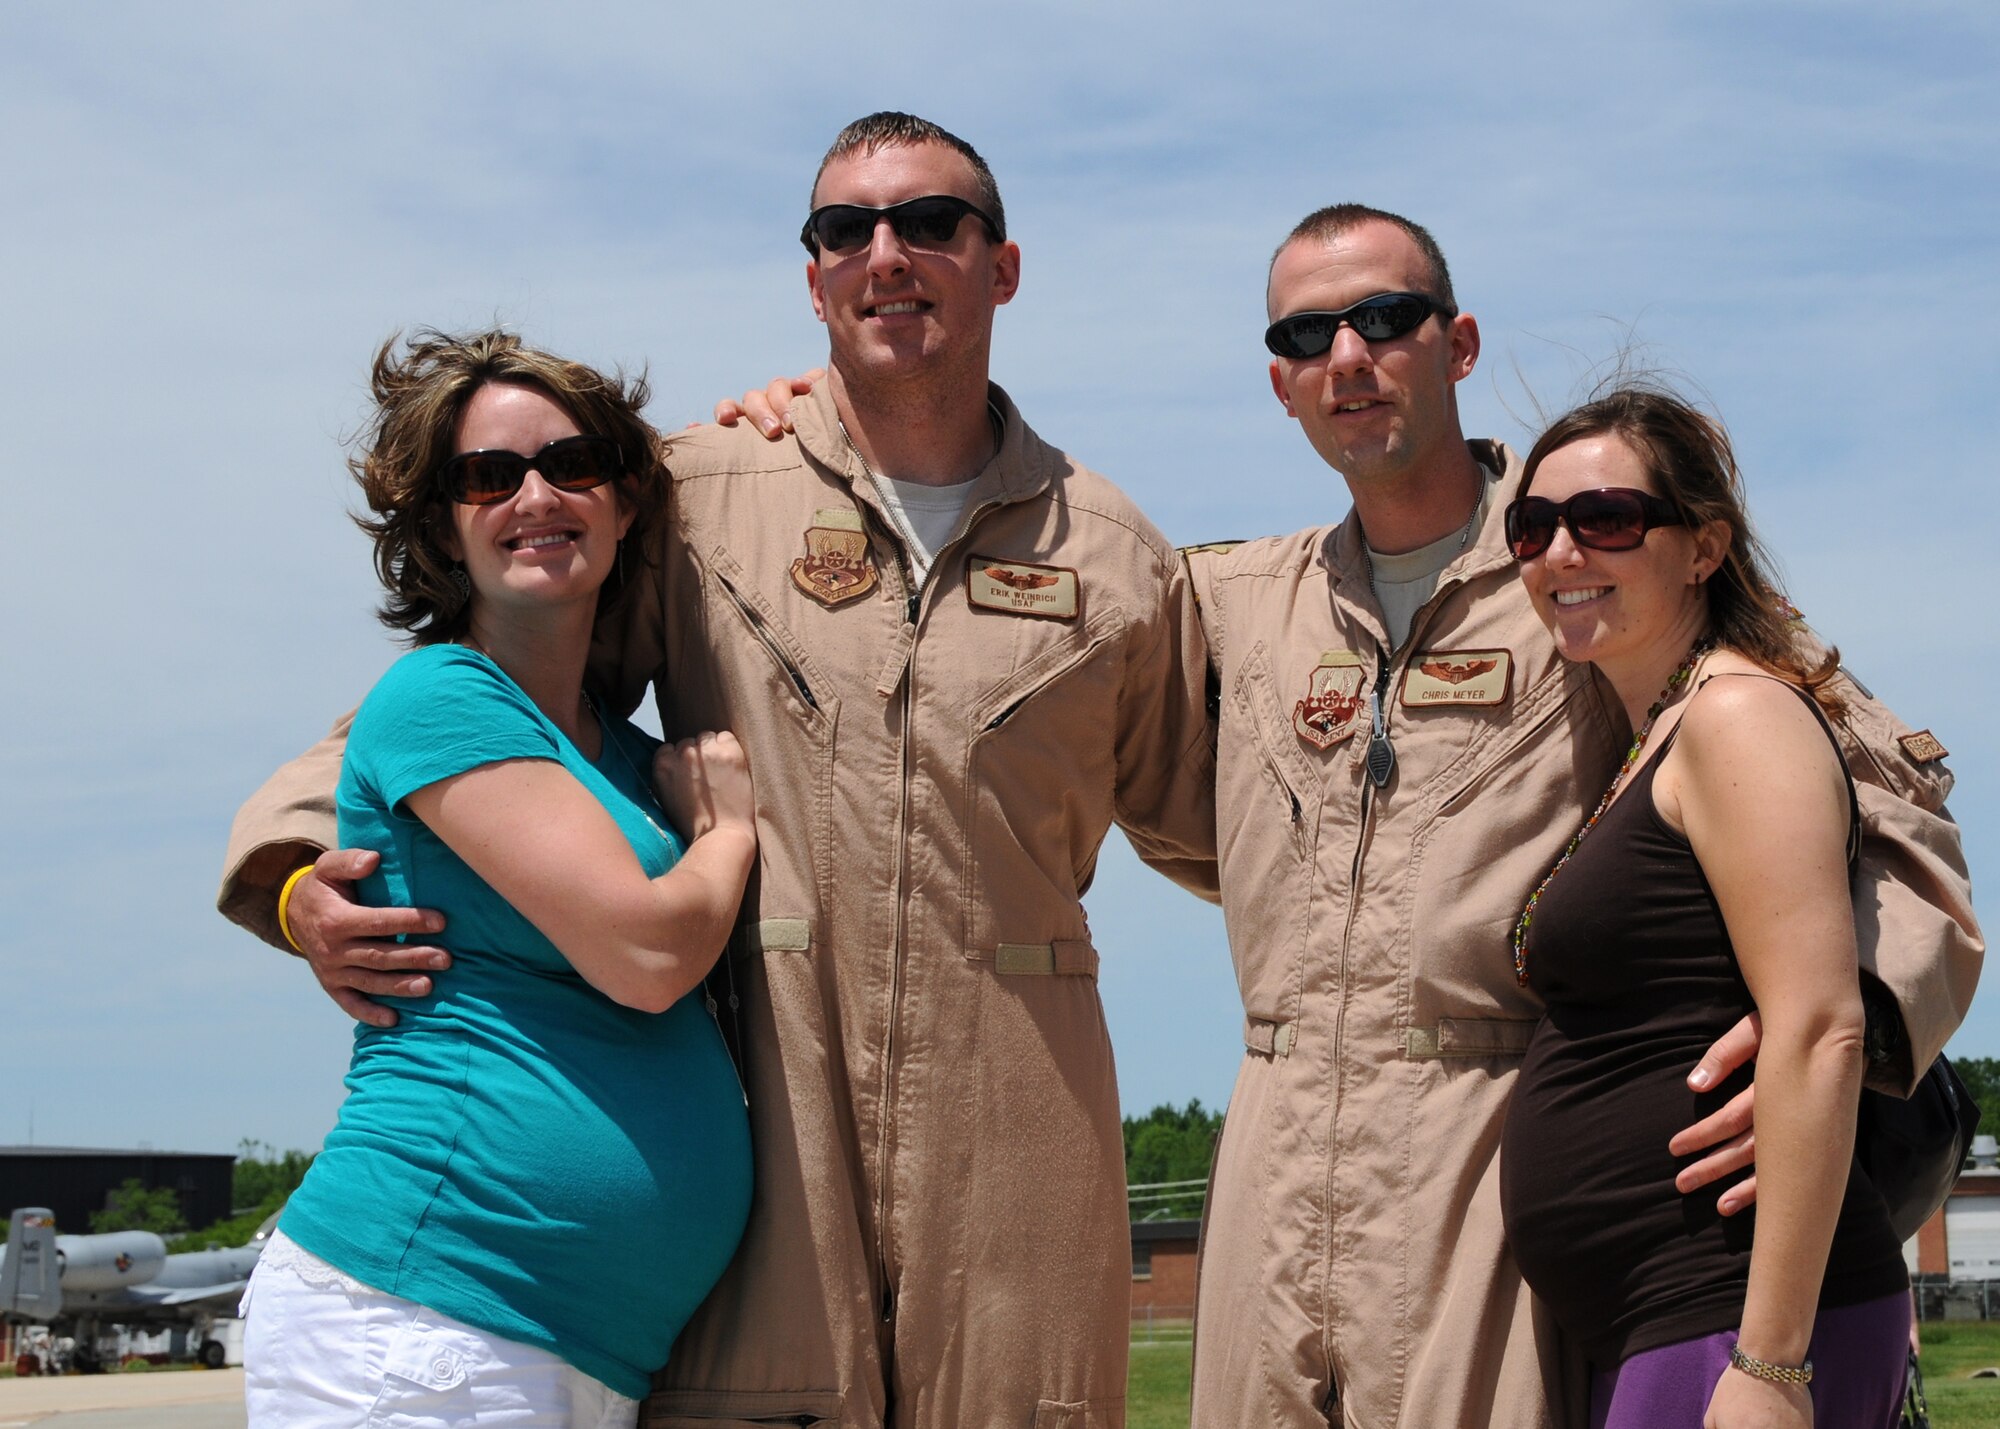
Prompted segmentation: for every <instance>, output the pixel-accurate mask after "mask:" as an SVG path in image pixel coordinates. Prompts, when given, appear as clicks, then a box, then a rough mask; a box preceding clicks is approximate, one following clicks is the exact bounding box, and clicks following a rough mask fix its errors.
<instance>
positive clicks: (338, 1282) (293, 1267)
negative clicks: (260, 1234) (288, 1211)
mask: <svg viewBox="0 0 2000 1429" xmlns="http://www.w3.org/2000/svg"><path fill="white" fill-rule="evenodd" d="M257 1264H258V1265H259V1266H260V1267H262V1266H269V1267H270V1268H271V1269H272V1270H289V1271H290V1272H291V1273H292V1274H294V1275H296V1276H298V1278H299V1279H301V1280H303V1281H305V1283H306V1284H308V1285H310V1286H312V1287H313V1288H314V1289H316V1290H345V1291H346V1292H347V1293H348V1294H349V1295H379V1294H381V1293H382V1292H381V1291H379V1290H377V1289H376V1288H375V1287H374V1286H372V1285H364V1284H363V1283H362V1282H360V1281H359V1280H356V1279H355V1278H354V1277H353V1276H351V1275H349V1274H348V1273H347V1272H346V1271H344V1270H342V1269H340V1268H339V1267H338V1266H334V1265H328V1264H327V1263H326V1262H325V1261H323V1260H321V1259H320V1258H319V1257H318V1256H316V1255H314V1254H313V1253H312V1252H311V1251H309V1250H307V1249H306V1248H305V1247H304V1246H302V1245H300V1244H299V1243H298V1242H297V1241H295V1240H293V1239H292V1238H291V1237H290V1236H288V1235H286V1234H285V1233H284V1232H283V1231H279V1230H274V1231H272V1232H271V1238H270V1239H269V1240H268V1241H266V1242H264V1253H263V1254H262V1255H261V1256H259V1257H258V1258H257Z"/></svg>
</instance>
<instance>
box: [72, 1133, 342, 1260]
mask: <svg viewBox="0 0 2000 1429" xmlns="http://www.w3.org/2000/svg"><path fill="white" fill-rule="evenodd" d="M312 1161H313V1159H312V1157H310V1156H308V1155H307V1154H306V1153H305V1152H303V1151H280V1150H278V1148H277V1147H275V1146H272V1145H270V1144H268V1143H267V1142H262V1141H254V1140H251V1139H250V1138H248V1137H246V1138H244V1139H243V1140H242V1141H240V1142H238V1143H237V1151H236V1169H235V1174H234V1176H233V1177H232V1178H231V1181H230V1188H229V1199H230V1205H231V1207H232V1209H231V1211H230V1213H229V1215H228V1216H226V1217H224V1218H223V1219H222V1220H219V1221H217V1222H215V1223H214V1224H213V1225H206V1226H198V1227H195V1228H193V1229H190V1228H189V1226H188V1223H187V1221H186V1220H185V1219H184V1218H183V1217H182V1215H181V1206H180V1198H179V1197H178V1196H176V1195H175V1194H174V1192H173V1191H172V1190H171V1189H170V1188H168V1187H165V1186H156V1187H154V1188H153V1189H151V1190H148V1189H147V1188H146V1186H145V1183H144V1182H142V1181H140V1180H139V1179H138V1178H137V1177H133V1178H131V1179H130V1180H127V1181H126V1182H125V1183H124V1184H123V1185H122V1186H120V1187H118V1189H116V1190H115V1191H112V1192H111V1193H110V1195H108V1196H107V1197H106V1198H105V1201H104V1209H103V1210H101V1211H94V1212H92V1213H91V1217H90V1229H91V1232H92V1233H93V1234H102V1233H104V1232H105V1231H152V1232H153V1233H154V1234H155V1235H158V1236H163V1237H165V1238H166V1241H167V1249H168V1250H170V1251H180V1250H201V1249H203V1248H205V1247H207V1246H211V1245H218V1246H230V1245H242V1244H244V1243H245V1242H247V1241H248V1240H249V1239H250V1237H251V1236H252V1235H254V1234H256V1231H257V1227H258V1226H260V1225H262V1224H263V1223H264V1221H265V1220H266V1219H267V1218H268V1217H269V1216H270V1214H271V1213H272V1212H273V1211H275V1210H277V1209H278V1207H280V1206H282V1205H284V1204H285V1198H286V1197H287V1196H289V1195H291V1194H292V1192H293V1191H295V1190H297V1189H298V1186H299V1182H301V1181H303V1180H305V1178H306V1169H307V1168H308V1167H309V1166H311V1165H312Z"/></svg>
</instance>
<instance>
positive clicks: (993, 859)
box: [222, 114, 1214, 1429]
mask: <svg viewBox="0 0 2000 1429" xmlns="http://www.w3.org/2000/svg"><path fill="white" fill-rule="evenodd" d="M937 196H943V198H944V200H945V204H944V207H943V208H942V209H941V208H940V206H939V205H938V204H937V203H936V202H926V203H913V202H912V201H914V200H933V199H935V198H937ZM812 203H813V208H814V218H813V221H812V222H810V223H809V224H808V226H807V230H806V233H805V235H804V236H805V239H806V244H807V247H808V249H809V251H810V252H811V254H812V258H811V261H810V262H809V263H808V265H807V270H806V271H807V279H808V283H809V286H810V289H811V294H812V301H813V306H814V309H815V311H816V312H817V313H818V315H819V317H820V318H821V320H822V321H824V322H825V323H826V325H827V330H828V336H829V341H830V346H831V352H832V357H831V373H830V376H829V378H828V380H827V381H826V382H825V383H824V384H823V385H822V386H821V388H820V389H819V390H818V391H816V392H814V393H812V394H811V396H810V397H809V398H808V399H807V400H805V401H803V402H802V403H801V404H800V405H799V407H798V408H797V409H796V410H795V421H794V425H795V427H796V433H795V435H790V436H786V437H784V438H783V439H781V440H779V441H778V442H776V443H768V442H766V440H765V439H764V438H763V437H762V436H760V435H758V434H757V433H756V432H754V431H753V430H751V429H750V428H749V427H748V426H745V427H742V428H740V429H739V430H737V431H734V432H731V431H725V430H721V429H715V428H709V429H702V430H699V431H694V432H690V433H684V434H681V435H678V436H676V437H675V438H674V439H673V441H672V451H671V454H670V458H669V464H670V465H671V467H672V470H673V511H674V520H673V523H672V529H671V530H670V532H669V534H668V535H667V537H666V541H665V548H664V549H663V550H661V551H657V552H654V553H652V554H653V557H654V563H655V583H654V585H653V587H652V589H651V591H650V592H649V593H642V598H641V599H639V600H637V601H634V602H631V603H629V604H628V605H627V607H626V610H627V611H628V612H629V614H628V615H627V617H626V618H625V619H624V620H623V622H622V623H620V624H613V625H608V626H607V625H600V629H599V634H598V640H597V642H596V649H595V651H594V657H593V663H592V672H593V677H594V678H595V679H596V680H598V681H599V682H600V683H601V684H602V685H604V686H605V687H606V688H608V689H610V690H612V691H614V692H615V694H616V696H617V697H618V702H619V703H620V704H621V706H626V707H629V705H630V704H631V703H633V702H636V700H637V699H638V698H639V696H640V694H641V692H642V690H643V688H644V686H645V685H646V684H647V683H648V682H651V683H653V685H654V689H655V692H656V695H657V698H658V702H659V708H660V716H661V720H662V723H663V725H664V727H665V728H666V730H667V731H668V733H669V735H670V736H672V735H675V734H679V733H684V732H690V731H695V730H701V729H711V728H712V729H730V730H733V731H734V732H735V733H736V735H737V736H738V738H739V739H741V740H742V742H743V744H744V747H745V748H746V750H747V751H748V753H749V757H750V761H751V767H752V769H753V771H754V773H755V776H756V781H757V792H758V806H759V807H758V823H759V833H760V836H761V847H760V852H759V865H758V870H757V873H756V875H755V876H754V877H753V880H752V883H751V887H750V891H749V893H748V895H747V897H746V899H745V904H744V910H743V914H742V934H741V937H740V939H739V946H738V947H736V948H735V950H734V953H733V956H732V957H731V959H730V967H731V970H732V972H733V975H734V979H735V985H736V987H737V988H738V989H739V990H740V992H741V996H742V1010H741V1033H742V1036H741V1041H742V1053H743V1058H744V1063H745V1072H746V1081H747V1085H748V1095H749V1101H750V1110H751V1118H752V1122H751V1125H752V1135H753V1144H754V1148H755V1155H756V1193H755V1199H754V1203H753V1206H752V1210H751V1218H750V1224H749V1229H748V1231H747V1232H746V1234H745V1237H744V1241H743V1245H742V1248H741V1250H740V1251H739V1253H738V1254H737V1256H736V1259H735V1261H734V1263H733V1264H732V1266H731V1268H730V1270H729V1272H728V1273H727V1275H726V1276H725V1277H724V1279H723V1281H722V1283H721V1284H720V1286H719V1287H718V1288H717V1289H716V1291H715V1293H714V1294H713V1295H712V1296H711V1297H710V1298H709V1300H708V1301H707V1303H706V1304H705V1306H704V1307H703V1309H702V1310H701V1311H700V1312H699V1313H698V1314H697V1315H696V1317H695V1319H694V1321H693V1322H692V1323H691V1324H690V1325H689V1326H688V1329H687V1331H686V1333H685V1334H684V1335H683V1336H682V1337H681V1340H680V1342H679V1343H678V1344H677V1345H676V1346H675V1349H674V1356H673V1361H672V1363H671V1364H670V1365H669V1366H668V1367H667V1369H666V1370H665V1371H664V1372H663V1373H662V1374H661V1375H660V1377H659V1378H658V1380H657V1382H656V1392H655V1393H654V1394H653V1396H652V1397H651V1398H650V1399H649V1400H648V1401H647V1405H646V1410H645V1414H644V1417H643V1419H642V1423H644V1424H647V1425H653V1426H666V1425H674V1426H699V1425H708V1424H744V1423H747V1422H756V1423H765V1422H772V1423H785V1424H829V1425H832V1424H838V1425H843V1426H856V1427H857V1429H859V1426H873V1425H881V1424H885V1423H886V1424H892V1425H897V1426H928V1429H961V1426H968V1427H969V1426H986V1425H1019V1426H1022V1427H1023V1429H1027V1426H1030V1425H1033V1426H1038V1429H1116V1426H1118V1425H1121V1424H1122V1423H1123V1422H1124V1394H1125V1366H1126V1356H1127V1342H1128V1335H1129V1319H1128V1314H1129V1312H1128V1304H1129V1285H1130V1264H1131V1262H1130V1250H1129V1238H1128V1229H1127V1213H1126V1202H1125V1191H1124V1187H1125V1181H1124V1161H1123V1142H1122V1137H1121V1132H1120V1126H1119V1120H1118V1101H1117V1089H1116V1084H1115V1080H1114V1075H1113V1070H1112V1060H1111V1048H1110V1045H1109V1043H1108V1041H1107V1038H1106V1031H1105V1024H1104V1017H1103V1011H1102V1008H1101V1006H1100V1004H1099V1001H1098V995H1097V984H1096V976H1095V974H1096V966H1097V955H1096V952H1095V951H1094V949H1093V947H1092V944H1091V938H1090V930H1089V928H1088V927H1087V926H1086V923H1085V919H1084V912H1083V907H1082V905H1081V903H1080V901H1079V898H1080V895H1081V893H1082V891H1083V890H1084V889H1085V888H1086V887H1087V886H1088V884H1089V882H1090V878H1091V874H1092V871H1093V868H1094V866H1095V863H1096V859H1097V853H1098V848H1099V846H1100V844H1101V843H1102V841H1103V839H1104V836H1105V834H1106V832H1107V830H1108V829H1109V827H1110V825H1111V824H1112V823H1113V822H1114V821H1115V822H1116V823H1118V824H1119V825H1120V826H1121V827H1122V828H1124V829H1125V830H1126V831H1127V833H1128V834H1129V835H1130V837H1131V839H1132V842H1133V844H1134V846H1135V847H1136V848H1137V849H1138V850H1139V852H1140V854H1141V855H1142V856H1143V857H1145V858H1146V859H1147V860H1148V861H1149V862H1152V863H1154V864H1155V865H1156V866H1158V867H1160V868H1162V869H1163V870H1165V871H1167V872H1169V873H1171V874H1173V875H1175V876H1177V877H1178V878H1180V879H1181V880H1182V881H1184V882H1186V883H1188V884H1189V886H1191V887H1193V888H1195V889H1196V890H1197V891H1199V892H1202V893H1204V894H1206V895H1208V896H1210V897H1213V896H1214V888H1213V869H1214V815H1213V806H1212V790H1213V779H1214V767H1213V756H1212V743H1211V730H1210V728H1209V725H1208V720H1207V710H1206V705H1205V663H1204V660H1203V656H1202V652H1201V647H1200V643H1199V630H1198V625H1197V620H1196V616H1195V612H1194V606H1193V602H1192V599H1191V593H1190V591H1189V588H1188V585H1187V581H1186V574H1185V569H1184V567H1183V565H1182V563H1181V561H1180V559H1179V557H1178V555H1177V554H1176V553H1175V551H1174V550H1173V549H1172V547H1170V546H1169V545H1168V544H1167V542H1166V541H1165V540H1164V539H1163V538H1162V537H1161V536H1160V534H1159V533H1158V532H1157V531H1156V530H1154V528H1153V527H1152V525H1151V524H1150V523H1149V522H1148V521H1147V520H1146V519H1145V518H1144V517H1143V516H1142V515H1141V514H1140V513H1139V512H1138V510H1137V509H1136V508H1135V507H1134V506H1133V505H1132V504H1131V503H1130V502H1129V501H1128V500H1127V499H1126V498H1125V497H1124V496H1123V495H1121V494H1120V493H1119V492H1118V491H1117V490H1116V489H1115V488H1113V487H1112V486H1111V485H1110V484H1109V483H1108V482H1106V481H1105V480H1104V479H1103V478H1101V477H1099V476H1097V475H1095V474H1093V473H1092V472H1089V471H1086V470H1085V469H1083V468H1082V467H1081V466H1079V465H1078V464H1077V463H1076V462H1074V461H1073V460H1071V459H1070V458H1069V457H1067V456H1065V455H1064V454H1063V453H1062V452H1060V451H1058V450H1056V449H1055V448H1054V447H1052V446H1049V445H1048V444H1047V443H1045V442H1043V441H1042V440H1041V439H1040V438H1039V437H1037V436H1036V435H1035V433H1034V432H1033V431H1032V430H1030V429H1029V428H1028V426H1027V424H1026V423H1025V422H1024V421H1023V420H1022V419H1021V416H1020V414H1019V413H1018V412H1017V411H1016V410H1015V408H1014V406H1013V404H1012V402H1010V401H1009V400H1008V398H1007V396H1006V394H1005V393H1003V392H1001V391H1000V389H999V388H998V387H994V386H992V385H990V384H989V382H988V380H987V362H988V351H989V345H990V339H991V332H992V322H993V310H994V309H995V308H996V307H997V306H999V305H1000V304H1002V303H1005V302H1007V301H1008V300H1009V299H1010V298H1012V297H1013V295H1014V291H1015V287H1016V284H1017V282H1018V279H1019V272H1020V268H1019V264H1020V255H1019V251H1018V249H1017V248H1016V247H1015V245H1014V244H1013V243H1011V242H1008V241H1007V240H1006V238H1005V229H1004V221H1005V220H1004V214H1003V211H1002V209H1001V205H1000V201H999V195H998V192H997V190H996V189H995V187H994V185H993V180H992V175H991V173H990V172H989V171H988V169H987V167H986V165H985V163H984V162H983V161H982V160H980V159H979V157H978V156H977V154H975V153H974V152H973V151H972V150H971V148H970V147H969V146H967V145H966V144H965V143H964V142H963V141H962V140H959V139H957V138H955V137H953V136H951V135H949V134H946V133H945V132H944V131H942V130H939V129H937V128H936V127H935V126H932V125H929V124H926V123H925V122H924V121H921V120H916V119H913V118H911V117H910V116H907V115H893V114H891V115H874V116H871V117H869V118H868V119H864V120H861V121H858V122H857V123H856V124H854V125H850V126H849V127H848V129H846V130H845V131H843V132H842V134H841V136H840V137H839V138H838V139H837V140H836V141H835V144H834V147H833V149H832V150H831V151H830V152H829V154H828V156H827V159H826V161H825V163H824V165H823V166H822V169H821V171H820V174H819V177H818V180H817V183H816V185H815V187H814V192H813V200H812ZM338 756H339V743H338V740H337V738H336V739H334V740H330V741H329V742H327V743H324V744H322V745H321V746H320V747H319V748H317V749H316V750H315V751H313V753H312V754H310V755H308V756H307V758H306V759H305V760H303V761H301V762H300V763H298V764H295V765H293V766H289V767H288V768H287V769H286V770H285V771H282V772H281V773H280V774H279V775H278V776H277V777H276V778H275V779H274V780H273V781H272V783H271V784H269V785H267V786H266V788H265V789H264V790H263V791H261V792H260V793H259V795H258V796H257V797H256V798H255V799H253V800H252V802H251V803H250V804H249V805H248V806H246V808H245V809H244V810H243V812H242V813H241V814H240V815H239V817H238V822H237V827H236V829H235V831H234V835H233V837H232V846H231V851H230V857H229V872H228V873H227V874H226V875H225V882H224V888H223V895H222V906H223V908H224V911H225V912H227V913H228V914H229V915H230V916H231V917H233V918H235V919H237V921H239V922H243V923H245V925H246V926H249V927H251V928H253V929H254V930H255V931H258V932H259V933H260V934H262V935H263V936H265V937H266V938H267V940H276V939H277V938H278V933H277V930H276V926H275V906H274V899H273V892H274V890H275V888H276V886H277V884H278V883H279V882H281V881H282V880H283V879H284V877H285V875H286V874H287V873H288V872H289V871H290V870H291V868H293V867H295V866H296V865H298V864H299V863H300V862H302V861H309V860H310V858H311V856H312V854H313V853H314V852H316V851H317V850H318V849H321V848H326V847H330V846H331V844H332V842H333V822H332V817H331V813H330V809H329V796H330V792H331V789H332V786H333V782H334V778H335V774H336V772H337V761H338ZM358 857H359V856H358V855H357V854H356V853H354V852H352V851H349V852H341V853H335V854H330V855H328V857H327V859H326V860H324V861H323V862H322V870H321V875H320V876H315V877H309V878H307V879H305V880H304V882H303V883H301V884H300V885H299V886H298V890H297V891H296V892H295V893H294V894H293V895H292V898H291V902H290V910H291V914H292V916H291V919H290V922H291V925H292V929H293V931H294V933H296V934H297V935H298V936H299V937H300V939H301V941H302V942H303V943H304V945H305V947H306V949H307V952H308V955H309V956H310V957H312V958H313V960H314V965H315V971H316V972H318V973H319V975H320V977H321V979H322V982H323V983H325V984H326V985H327V986H328V988H329V990H330V991H333V992H335V993H336V994H337V995H338V996H339V998H340V999H341V1000H342V1002H343V1005H344V1006H347V1007H349V1008H350V1010H353V1011H355V1012H356V1013H357V1015H366V1016H369V1017H371V1018H381V1017H385V1016H386V1014H383V1013H381V1012H380V1011H379V1009H373V1008H371V1007H369V1006H368V1005H367V1004H366V1002H365V1001H364V1000H363V997H362V995H363V994H381V993H395V992H399V991H416V990H421V988H422V986H423V984H421V983H420V982H419V983H412V982H411V980H410V979H411V977H412V975H413V970H414V969H420V968H423V967H425V966H427V965H428V964H427V963H426V961H425V960H424V958H423V957H422V956H420V954H423V953H427V952H428V950H415V949H409V948H404V949H397V948H394V947H393V946H389V945H385V944H384V943H382V942H381V941H379V940H380V939H382V938H384V937H387V936H389V935H392V934H394V933H396V932H401V931H410V930H415V929H419V928H427V929H430V930H434V929H435V927H436V924H435V922H428V923H427V922H425V921H423V920H422V919H421V918H420V917H419V916H418V915H416V914H412V913H410V912H409V911H408V910H364V909H358V908H354V907H352V906H350V905H348V904H346V903H344V902H343V901H342V900H341V898H340V897H339V896H338V895H339V893H340V891H341V881H342V880H343V879H345V878H348V877H351V876H352V875H353V874H354V873H355V872H356V871H358V870H357V868H356V863H355V861H356V859H357V858H358ZM444 975H445V976H447V977H448V976H449V973H446V974H444Z"/></svg>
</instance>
